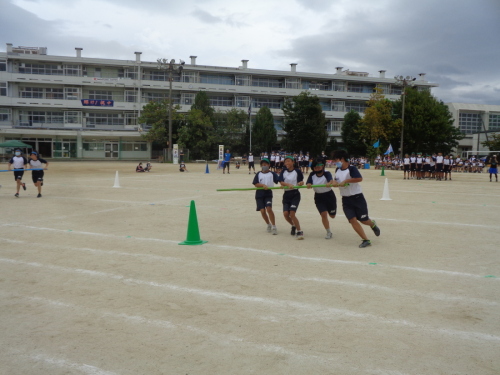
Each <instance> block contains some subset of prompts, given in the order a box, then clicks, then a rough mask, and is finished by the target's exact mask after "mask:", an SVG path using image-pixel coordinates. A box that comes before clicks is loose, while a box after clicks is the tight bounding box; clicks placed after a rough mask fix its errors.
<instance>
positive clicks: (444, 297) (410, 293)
mask: <svg viewBox="0 0 500 375" xmlns="http://www.w3.org/2000/svg"><path fill="white" fill-rule="evenodd" d="M0 241H4V242H7V243H14V244H23V245H26V246H30V247H33V246H35V247H37V248H38V247H44V248H49V249H53V248H60V249H64V250H72V251H81V252H87V253H92V254H99V255H119V256H125V257H133V258H142V259H144V258H145V259H148V260H150V261H153V262H157V261H160V262H166V263H171V262H177V263H183V264H186V265H190V266H191V265H192V266H202V267H212V268H216V269H223V270H228V271H232V272H238V273H246V274H251V275H258V276H262V277H269V276H270V277H274V278H277V279H287V280H290V281H298V282H303V281H310V282H314V283H320V284H333V285H340V286H346V287H353V288H359V289H371V290H377V291H380V292H385V293H390V294H396V295H400V296H404V297H419V298H429V299H434V300H438V301H448V302H455V301H458V302H464V303H467V304H469V305H470V304H471V303H473V304H481V305H486V306H499V305H500V302H495V301H489V300H485V299H480V298H467V297H461V296H452V295H449V294H445V293H431V292H428V293H422V292H419V291H416V290H408V289H406V290H401V289H396V288H390V287H386V286H382V285H378V284H373V283H370V284H364V283H359V282H355V281H347V280H339V279H326V278H319V277H298V276H287V275H282V274H279V273H275V272H264V271H259V270H256V269H253V268H245V267H239V266H238V267H235V266H224V265H221V264H218V263H210V262H204V261H196V260H185V259H182V258H175V257H166V256H161V255H152V254H142V253H127V252H122V251H116V250H99V249H92V248H87V247H71V246H62V245H61V246H59V245H48V244H45V243H36V242H28V241H20V240H9V239H5V238H4V239H0Z"/></svg>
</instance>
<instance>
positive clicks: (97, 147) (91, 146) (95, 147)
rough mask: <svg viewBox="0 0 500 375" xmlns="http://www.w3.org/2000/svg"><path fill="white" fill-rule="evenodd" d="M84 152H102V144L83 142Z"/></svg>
mask: <svg viewBox="0 0 500 375" xmlns="http://www.w3.org/2000/svg"><path fill="white" fill-rule="evenodd" d="M83 150H84V151H104V143H101V142H83Z"/></svg>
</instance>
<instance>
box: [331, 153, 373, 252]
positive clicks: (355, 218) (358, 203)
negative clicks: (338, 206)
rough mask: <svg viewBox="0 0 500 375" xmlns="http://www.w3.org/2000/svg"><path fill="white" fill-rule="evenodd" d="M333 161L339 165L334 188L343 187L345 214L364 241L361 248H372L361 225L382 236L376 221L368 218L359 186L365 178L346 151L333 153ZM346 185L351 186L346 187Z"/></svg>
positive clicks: (366, 205)
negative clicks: (350, 162)
mask: <svg viewBox="0 0 500 375" xmlns="http://www.w3.org/2000/svg"><path fill="white" fill-rule="evenodd" d="M333 161H334V162H335V164H336V165H337V170H336V171H335V181H336V184H334V185H333V186H339V187H341V189H340V195H342V208H343V210H344V214H345V216H346V218H347V220H349V223H351V225H352V228H353V229H354V231H355V232H356V233H357V234H358V235H359V236H360V237H361V239H362V240H363V241H362V242H361V244H360V245H359V247H361V248H363V247H367V246H371V244H372V243H371V241H370V240H369V239H368V237H367V236H366V234H365V231H364V230H363V227H362V226H361V225H360V224H359V223H361V224H364V225H368V226H369V227H370V228H371V229H372V230H373V233H375V235H376V236H377V237H378V236H380V229H379V227H378V226H377V224H376V222H375V220H370V218H369V217H368V204H367V203H366V199H365V196H364V195H363V192H362V190H361V186H360V184H359V183H360V182H361V181H363V177H362V176H361V174H360V173H359V171H358V169H357V168H356V167H354V166H351V165H350V164H349V154H347V152H346V151H344V150H338V151H335V152H334V153H333ZM346 183H348V184H349V185H348V186H346Z"/></svg>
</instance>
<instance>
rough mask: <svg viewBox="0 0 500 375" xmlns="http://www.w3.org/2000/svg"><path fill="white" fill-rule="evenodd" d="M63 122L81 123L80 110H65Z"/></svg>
mask: <svg viewBox="0 0 500 375" xmlns="http://www.w3.org/2000/svg"><path fill="white" fill-rule="evenodd" d="M64 123H65V124H81V123H82V112H80V111H66V112H64Z"/></svg>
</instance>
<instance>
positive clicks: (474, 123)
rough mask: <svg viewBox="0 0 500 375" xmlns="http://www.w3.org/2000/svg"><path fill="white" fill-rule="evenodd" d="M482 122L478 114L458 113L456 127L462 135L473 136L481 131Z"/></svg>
mask: <svg viewBox="0 0 500 375" xmlns="http://www.w3.org/2000/svg"><path fill="white" fill-rule="evenodd" d="M481 125H482V120H481V114H480V113H464V112H460V114H459V116H458V126H459V128H460V131H461V132H462V133H464V134H474V133H477V132H478V131H480V130H481Z"/></svg>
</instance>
